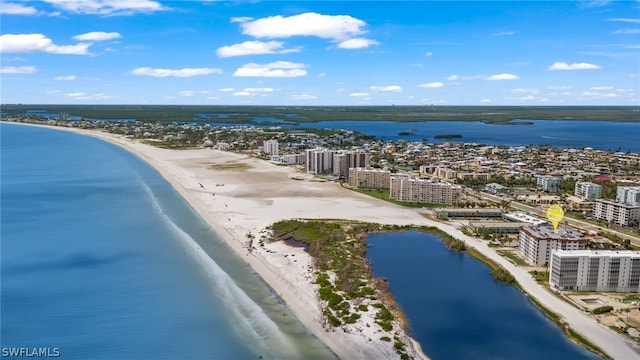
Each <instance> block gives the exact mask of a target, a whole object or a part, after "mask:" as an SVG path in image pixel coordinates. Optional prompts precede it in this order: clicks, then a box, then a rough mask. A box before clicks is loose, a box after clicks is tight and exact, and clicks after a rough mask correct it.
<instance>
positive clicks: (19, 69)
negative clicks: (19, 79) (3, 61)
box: [0, 66, 37, 74]
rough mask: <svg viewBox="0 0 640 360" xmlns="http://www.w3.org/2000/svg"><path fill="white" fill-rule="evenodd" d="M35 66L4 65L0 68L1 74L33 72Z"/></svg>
mask: <svg viewBox="0 0 640 360" xmlns="http://www.w3.org/2000/svg"><path fill="white" fill-rule="evenodd" d="M36 71H37V70H36V67H35V66H3V67H2V68H0V74H33V73H35V72H36Z"/></svg>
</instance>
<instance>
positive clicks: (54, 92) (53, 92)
mask: <svg viewBox="0 0 640 360" xmlns="http://www.w3.org/2000/svg"><path fill="white" fill-rule="evenodd" d="M59 93H60V90H49V91H47V92H46V94H48V95H53V94H59Z"/></svg>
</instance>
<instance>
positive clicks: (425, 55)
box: [424, 52, 433, 57]
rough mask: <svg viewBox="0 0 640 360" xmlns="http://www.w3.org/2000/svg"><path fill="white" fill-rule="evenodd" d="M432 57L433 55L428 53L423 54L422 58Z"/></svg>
mask: <svg viewBox="0 0 640 360" xmlns="http://www.w3.org/2000/svg"><path fill="white" fill-rule="evenodd" d="M432 55H433V53H432V52H428V53H425V54H424V57H431V56H432Z"/></svg>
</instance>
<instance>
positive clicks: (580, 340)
mask: <svg viewBox="0 0 640 360" xmlns="http://www.w3.org/2000/svg"><path fill="white" fill-rule="evenodd" d="M527 296H528V294H527ZM529 300H530V301H531V302H532V303H534V304H535V305H536V306H537V307H538V309H540V310H541V311H542V312H543V313H544V314H545V315H546V316H547V317H548V318H549V319H551V320H553V322H555V323H556V325H558V327H559V328H560V329H562V331H563V332H564V333H565V334H566V335H567V337H568V338H569V339H570V340H572V341H573V342H575V343H576V344H578V345H581V346H583V347H585V348H587V349H589V350H590V351H592V352H593V353H595V354H597V355H599V356H602V357H603V358H604V359H607V360H613V358H612V357H611V356H609V355H607V353H605V352H604V351H603V350H602V349H601V348H599V347H598V346H596V345H595V344H593V343H592V342H590V341H589V340H587V339H585V338H584V337H583V336H582V335H580V334H578V333H577V332H575V331H574V330H573V329H572V328H571V327H569V326H568V325H567V324H565V323H564V321H563V320H562V318H561V317H560V315H558V314H556V313H554V312H553V311H551V310H549V309H547V308H546V307H545V306H544V305H542V304H541V303H540V302H539V301H538V300H536V299H535V298H532V297H529Z"/></svg>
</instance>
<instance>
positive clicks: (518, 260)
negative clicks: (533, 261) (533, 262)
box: [496, 250, 528, 266]
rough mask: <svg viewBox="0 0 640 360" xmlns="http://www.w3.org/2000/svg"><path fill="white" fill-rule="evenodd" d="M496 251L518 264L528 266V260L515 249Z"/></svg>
mask: <svg viewBox="0 0 640 360" xmlns="http://www.w3.org/2000/svg"><path fill="white" fill-rule="evenodd" d="M496 252H497V253H498V254H499V255H500V256H502V257H505V258H507V259H509V260H510V261H511V262H512V263H514V264H516V265H518V266H526V265H528V264H527V262H526V261H524V260H522V258H521V257H520V256H518V255H516V254H515V253H514V252H513V251H510V250H496Z"/></svg>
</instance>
